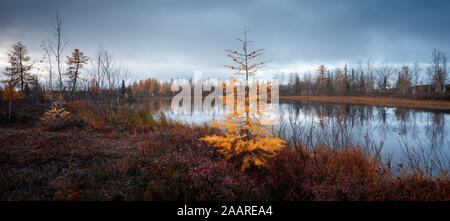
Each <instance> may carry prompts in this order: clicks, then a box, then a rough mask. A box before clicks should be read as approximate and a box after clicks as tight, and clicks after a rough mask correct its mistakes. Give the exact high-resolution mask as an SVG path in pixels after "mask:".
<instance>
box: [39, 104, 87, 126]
mask: <svg viewBox="0 0 450 221" xmlns="http://www.w3.org/2000/svg"><path fill="white" fill-rule="evenodd" d="M41 122H42V125H43V126H44V127H45V128H47V129H48V130H52V131H56V130H62V129H67V128H70V127H82V126H83V122H82V121H79V120H75V119H72V117H71V114H70V112H69V111H67V110H66V109H65V108H64V107H57V106H51V107H50V108H49V109H48V110H47V111H46V112H45V113H44V116H43V117H42V118H41Z"/></svg>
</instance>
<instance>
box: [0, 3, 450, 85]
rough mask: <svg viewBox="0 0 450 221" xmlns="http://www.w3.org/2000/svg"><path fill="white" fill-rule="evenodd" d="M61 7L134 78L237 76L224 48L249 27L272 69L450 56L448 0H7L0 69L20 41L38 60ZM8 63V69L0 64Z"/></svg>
mask: <svg viewBox="0 0 450 221" xmlns="http://www.w3.org/2000/svg"><path fill="white" fill-rule="evenodd" d="M57 9H59V10H60V12H61V14H62V16H63V18H64V31H65V33H66V34H67V36H68V38H69V39H70V44H69V47H68V49H67V51H66V52H67V54H69V53H70V52H71V51H72V50H73V49H74V48H79V49H80V50H81V51H84V52H85V54H86V55H88V56H92V55H94V54H95V51H96V50H97V48H98V47H99V45H100V44H101V45H102V46H103V47H105V48H106V49H107V50H109V51H110V52H111V53H112V54H113V55H114V56H115V57H116V58H118V59H119V60H120V61H121V62H122V63H123V64H124V65H125V66H126V67H127V68H128V69H129V71H130V72H131V73H132V74H133V75H134V76H135V78H137V79H142V78H148V77H158V78H160V79H168V78H170V77H191V76H193V73H194V71H196V70H199V71H203V73H204V75H207V76H210V77H216V76H222V77H223V76H226V77H231V76H232V72H231V71H229V70H227V69H225V68H224V67H223V65H225V64H230V59H229V58H228V57H226V53H225V51H224V49H226V48H229V49H238V48H239V47H240V45H239V42H238V41H237V40H235V37H240V36H241V34H242V29H243V27H244V25H247V26H248V27H249V28H250V29H251V30H252V31H251V32H250V33H249V38H250V39H251V40H253V41H254V42H253V43H252V44H251V45H250V47H253V48H255V49H257V48H261V47H263V48H266V51H265V54H264V58H263V59H266V60H271V63H270V64H269V65H267V66H266V67H265V69H264V70H263V71H264V72H265V74H266V75H268V74H270V73H282V72H283V73H289V72H303V71H305V70H311V69H314V68H315V67H316V66H318V65H319V64H325V65H327V66H329V67H336V66H338V65H342V64H344V63H350V64H352V63H357V62H358V61H359V60H362V61H363V62H364V61H365V60H366V59H368V58H371V59H373V60H377V61H380V62H390V63H392V64H411V63H413V62H414V61H418V62H421V63H427V62H429V60H430V57H431V51H432V50H433V48H440V49H441V50H442V51H444V52H446V53H450V45H449V40H450V11H449V10H450V1H445V0H442V1H438V0H433V1H430V0H428V1H426V0H421V1H414V0H365V1H364V0H347V1H345V0H344V1H337V0H330V1H320V0H316V1H299V0H295V1H269V0H255V1H242V0H239V1H230V0H227V1H206V0H204V1H200V0H190V1H181V0H180V1H171V0H164V1H162V0H161V1H111V0H109V1H106V0H96V1H91V0H89V1H88V0H84V1H68V0H66V1H58V0H54V1H50V0H42V1H32V0H29V1H25V0H14V1H5V0H1V2H0V69H3V68H4V66H5V63H6V62H7V59H6V55H5V53H6V51H7V50H9V49H10V48H11V46H12V44H13V43H14V42H16V41H19V40H20V41H22V42H23V43H24V44H25V45H27V46H28V48H29V50H30V52H31V55H32V57H33V59H35V60H39V59H40V56H41V55H42V50H41V49H40V47H39V45H40V43H41V41H43V40H47V39H48V38H50V36H51V31H50V26H49V23H50V19H51V18H52V17H53V16H54V14H55V12H56V10H57ZM2 66H3V67H2Z"/></svg>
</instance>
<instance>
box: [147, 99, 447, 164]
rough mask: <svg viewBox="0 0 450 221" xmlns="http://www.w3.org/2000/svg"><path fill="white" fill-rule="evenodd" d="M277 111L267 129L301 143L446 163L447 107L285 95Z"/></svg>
mask: <svg viewBox="0 0 450 221" xmlns="http://www.w3.org/2000/svg"><path fill="white" fill-rule="evenodd" d="M140 103H141V105H148V108H150V109H151V110H153V111H154V112H159V113H164V114H165V115H166V116H167V117H168V118H170V119H176V120H180V121H184V122H187V123H192V124H203V123H210V122H211V121H220V120H221V118H222V115H207V114H204V113H192V114H177V115H176V114H174V113H172V111H171V109H170V103H171V100H170V99H168V100H150V101H145V102H142V101H141V102H140ZM278 111H279V114H280V115H281V116H282V118H281V119H282V120H281V122H279V123H277V124H275V125H273V126H272V127H271V129H272V130H273V131H274V133H275V134H277V135H278V136H280V137H282V138H283V139H285V140H287V141H288V142H301V143H303V144H305V145H306V146H307V147H312V146H314V145H315V144H317V143H319V142H321V143H326V144H328V145H330V146H333V147H336V148H345V147H346V146H351V145H359V146H361V147H363V148H366V149H368V150H370V151H375V152H379V154H380V156H382V157H383V158H384V159H385V160H388V159H389V160H391V161H392V162H393V163H395V164H397V165H398V164H399V163H400V162H403V163H408V162H409V161H410V160H411V158H414V159H415V160H419V161H420V162H421V164H426V165H427V166H428V167H432V168H434V169H436V168H442V167H446V168H448V167H450V160H449V159H450V136H448V134H449V130H450V113H449V111H443V110H425V109H415V108H403V107H377V106H371V105H362V104H347V103H321V102H315V101H301V100H288V99H280V104H279V106H278ZM410 163H411V162H410Z"/></svg>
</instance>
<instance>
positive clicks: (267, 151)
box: [200, 113, 285, 170]
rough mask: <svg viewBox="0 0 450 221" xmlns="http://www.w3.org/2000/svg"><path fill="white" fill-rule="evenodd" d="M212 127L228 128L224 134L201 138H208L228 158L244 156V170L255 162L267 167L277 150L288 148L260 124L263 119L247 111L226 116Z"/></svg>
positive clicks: (205, 139)
mask: <svg viewBox="0 0 450 221" xmlns="http://www.w3.org/2000/svg"><path fill="white" fill-rule="evenodd" d="M212 126H213V127H215V128H221V129H224V130H225V133H224V136H217V135H213V136H206V137H203V138H201V139H200V140H203V141H206V142H208V143H210V144H212V145H213V146H215V147H217V148H218V152H220V153H221V154H223V155H224V156H225V158H227V159H229V158H232V157H241V158H242V166H241V169H242V170H245V169H247V168H249V167H250V166H251V165H252V164H253V165H256V166H258V167H261V166H264V165H265V163H266V161H267V158H269V157H273V156H275V154H276V151H278V150H281V149H282V148H284V147H285V141H284V140H282V139H280V138H277V137H274V136H273V134H272V133H271V132H270V131H269V130H268V129H267V128H266V127H264V126H262V124H261V120H260V118H258V117H256V118H254V120H253V119H251V118H248V117H247V116H246V115H245V114H241V115H238V114H236V113H234V114H230V115H226V116H225V119H224V122H223V123H220V122H213V123H212Z"/></svg>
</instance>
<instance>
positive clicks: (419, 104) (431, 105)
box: [281, 96, 450, 110]
mask: <svg viewBox="0 0 450 221" xmlns="http://www.w3.org/2000/svg"><path fill="white" fill-rule="evenodd" d="M281 98H284V99H291V100H308V101H320V102H330V103H350V104H367V105H374V106H382V107H415V108H425V109H440V110H450V101H436V100H414V99H404V98H390V97H354V96H281Z"/></svg>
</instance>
